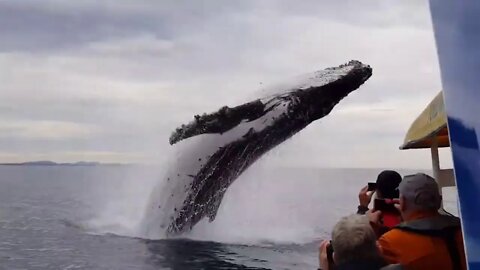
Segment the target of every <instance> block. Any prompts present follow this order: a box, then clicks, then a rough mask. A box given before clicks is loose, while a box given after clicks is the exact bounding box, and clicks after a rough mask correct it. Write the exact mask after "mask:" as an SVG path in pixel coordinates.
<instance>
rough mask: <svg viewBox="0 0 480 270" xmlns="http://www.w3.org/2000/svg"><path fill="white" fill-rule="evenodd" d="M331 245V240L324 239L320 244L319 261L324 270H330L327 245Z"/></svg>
mask: <svg viewBox="0 0 480 270" xmlns="http://www.w3.org/2000/svg"><path fill="white" fill-rule="evenodd" d="M328 245H330V241H328V240H323V241H322V243H321V244H320V248H319V249H318V261H319V266H320V269H322V270H329V269H328V257H327V246H328Z"/></svg>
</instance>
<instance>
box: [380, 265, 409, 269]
mask: <svg viewBox="0 0 480 270" xmlns="http://www.w3.org/2000/svg"><path fill="white" fill-rule="evenodd" d="M403 269H404V268H403V267H402V265H401V264H389V265H387V266H384V267H382V268H380V270H403Z"/></svg>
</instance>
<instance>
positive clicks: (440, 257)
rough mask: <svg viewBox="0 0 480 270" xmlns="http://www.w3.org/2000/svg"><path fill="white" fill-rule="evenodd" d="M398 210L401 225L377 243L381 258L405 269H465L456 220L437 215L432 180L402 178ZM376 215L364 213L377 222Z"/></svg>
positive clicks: (435, 187)
mask: <svg viewBox="0 0 480 270" xmlns="http://www.w3.org/2000/svg"><path fill="white" fill-rule="evenodd" d="M399 192H400V199H399V201H398V203H399V204H398V205H397V207H398V209H399V210H400V213H401V215H402V217H403V220H404V222H402V223H401V224H399V225H397V226H396V227H395V228H393V229H392V230H390V231H389V232H387V233H385V234H383V235H382V236H381V237H380V239H379V240H378V244H379V246H380V249H381V251H382V254H383V257H384V258H385V259H386V260H387V262H389V263H400V264H402V265H403V266H404V267H405V269H409V270H410V269H411V270H417V269H418V270H420V269H438V270H461V269H466V262H465V250H464V247H463V239H462V232H461V228H460V220H459V219H458V218H456V217H452V216H446V215H441V214H440V213H439V212H438V210H439V209H440V207H441V200H442V197H441V195H440V192H439V189H438V185H437V182H436V181H435V179H433V178H432V177H430V176H428V175H426V174H423V173H418V174H415V175H409V176H405V177H404V179H403V180H402V182H401V183H400V185H399ZM380 214H381V213H380V212H379V211H372V212H369V213H368V216H369V219H370V221H371V222H373V223H375V222H378V218H379V216H380Z"/></svg>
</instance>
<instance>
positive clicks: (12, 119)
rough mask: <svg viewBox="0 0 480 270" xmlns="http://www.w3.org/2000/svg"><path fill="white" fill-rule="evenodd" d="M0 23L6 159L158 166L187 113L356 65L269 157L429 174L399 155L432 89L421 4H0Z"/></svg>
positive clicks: (430, 46) (424, 163) (425, 163)
mask: <svg viewBox="0 0 480 270" xmlns="http://www.w3.org/2000/svg"><path fill="white" fill-rule="evenodd" d="M0 13H1V14H0V35H2V44H1V45H0V81H1V82H2V85H1V86H0V99H1V100H2V104H0V115H2V120H1V121H2V122H1V123H2V127H1V128H0V130H1V131H2V134H1V135H0V151H3V152H4V153H7V152H8V153H10V154H9V155H14V156H16V157H21V156H22V155H23V156H24V157H25V159H30V158H33V156H31V155H29V154H28V153H30V152H31V153H38V155H42V153H43V154H45V157H47V156H48V155H50V154H51V155H52V156H55V157H58V158H60V159H62V158H65V159H68V158H71V157H72V155H67V154H58V153H67V152H75V153H82V152H83V153H86V154H87V153H90V154H89V155H90V158H88V156H85V158H86V159H89V160H94V159H95V158H102V159H103V160H105V159H106V157H108V155H105V156H98V155H94V154H92V153H118V155H120V156H121V155H122V154H121V153H126V154H125V155H123V157H122V158H121V159H122V160H127V159H128V157H132V160H138V159H141V160H148V161H152V162H155V161H159V162H161V159H159V156H162V155H161V154H159V153H161V152H163V151H165V150H166V149H169V146H168V143H167V139H168V136H169V135H170V132H171V131H172V130H173V129H174V128H175V127H177V126H178V125H180V124H182V123H185V122H188V121H190V120H191V118H192V116H193V115H194V114H198V113H203V112H209V111H213V110H216V109H218V108H219V107H221V106H223V105H238V103H239V102H241V101H245V100H246V98H247V97H257V96H258V94H259V93H260V92H259V89H260V88H262V87H263V86H264V85H268V84H271V83H275V82H278V81H281V80H283V79H284V78H289V77H293V76H296V75H298V74H302V73H305V72H311V71H314V70H318V69H323V68H325V67H328V66H336V65H338V64H341V63H344V62H346V61H348V60H350V59H358V60H361V61H363V62H365V63H368V64H370V65H371V66H372V67H373V69H374V75H373V77H372V78H371V79H370V80H369V81H368V82H367V83H366V84H365V85H364V86H363V87H362V88H361V89H360V90H359V91H358V93H354V94H352V95H351V96H349V97H348V98H347V99H345V100H344V101H342V103H341V104H339V106H338V108H335V110H334V111H333V112H332V113H331V115H330V116H328V117H327V118H325V119H323V120H321V121H319V122H318V123H314V124H312V125H311V126H310V127H309V128H307V129H306V130H305V131H303V132H301V133H300V134H299V135H298V136H295V137H294V138H293V139H292V140H291V141H289V142H287V143H286V144H285V145H282V146H281V147H280V148H279V150H278V151H279V153H282V156H283V158H284V160H290V162H292V163H302V162H303V161H304V159H303V158H302V157H304V156H306V155H307V153H309V154H308V155H310V156H311V157H315V158H310V157H309V162H311V163H313V162H316V163H315V164H313V165H317V166H333V165H335V164H336V165H339V166H340V165H342V166H346V167H362V166H368V167H382V166H386V165H388V166H394V165H398V166H399V167H429V162H430V161H429V159H428V158H425V159H424V157H425V156H422V155H417V154H416V153H411V155H412V156H413V155H415V156H421V158H419V159H418V160H416V159H414V158H411V157H409V156H408V155H410V153H409V152H401V151H399V150H398V145H400V144H401V142H402V140H403V136H404V133H405V132H406V130H407V129H408V126H409V124H410V123H411V121H413V119H414V118H415V117H416V115H417V114H418V113H420V112H421V111H422V109H423V107H424V106H425V105H426V104H427V103H428V102H429V101H430V99H431V98H433V97H434V96H435V94H436V93H437V92H438V91H439V90H440V88H441V86H440V79H439V70H438V61H437V57H436V52H435V44H434V39H433V33H432V29H431V23H430V16H429V13H428V7H427V5H426V3H423V2H415V3H413V2H411V3H398V2H395V3H394V2H393V1H375V2H373V1H370V2H368V3H366V2H359V1H342V2H341V3H337V2H331V1H313V0H312V1H303V2H302V3H301V4H300V3H294V2H291V1H283V0H275V1H274V0H269V1H261V2H258V1H237V2H229V3H225V2H223V1H195V2H191V1H190V2H183V1H162V3H161V4H159V3H158V2H157V1H146V0H142V1H122V2H118V1H102V2H101V3H98V2H97V1H91V0H87V1H61V0H46V1H42V3H39V2H38V1H33V0H25V1H21V2H20V1H13V0H5V1H2V2H1V3H0ZM55 129H58V130H61V132H58V133H56V132H54V131H52V130H55ZM61 138H63V139H61ZM317 152H322V155H321V158H320V155H317ZM367 152H368V156H367V157H366V156H365V153H367ZM54 153H57V154H54ZM129 153H136V154H135V155H137V154H138V155H141V156H142V157H141V158H139V157H138V156H135V155H134V156H132V155H130V154H129ZM345 153H348V154H347V155H345ZM405 153H408V154H405ZM9 155H4V156H2V157H0V158H3V159H5V160H3V161H8V159H9V158H8V156H9ZM79 155H80V154H79ZM271 156H273V157H272V158H271V159H272V163H274V162H277V161H276V160H277V158H275V157H274V156H275V154H272V155H271ZM385 156H388V157H389V158H388V159H386V158H384V157H385ZM78 157H80V156H78ZM110 157H111V158H112V159H117V157H115V156H114V155H112V156H110ZM59 161H61V160H59ZM278 162H281V160H278Z"/></svg>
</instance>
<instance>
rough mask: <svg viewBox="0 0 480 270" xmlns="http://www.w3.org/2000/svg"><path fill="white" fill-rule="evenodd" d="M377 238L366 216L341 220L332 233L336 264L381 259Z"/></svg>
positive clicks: (355, 216)
mask: <svg viewBox="0 0 480 270" xmlns="http://www.w3.org/2000/svg"><path fill="white" fill-rule="evenodd" d="M376 241H377V237H376V236H375V232H374V231H373V229H372V227H371V226H370V222H369V220H368V218H367V217H366V216H364V215H350V216H346V217H343V218H341V219H340V221H338V223H337V224H336V225H335V227H334V228H333V231H332V245H333V251H334V253H335V263H337V264H339V263H345V262H349V261H354V260H365V259H367V260H368V259H376V258H379V257H380V254H379V251H378V248H377V243H376Z"/></svg>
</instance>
